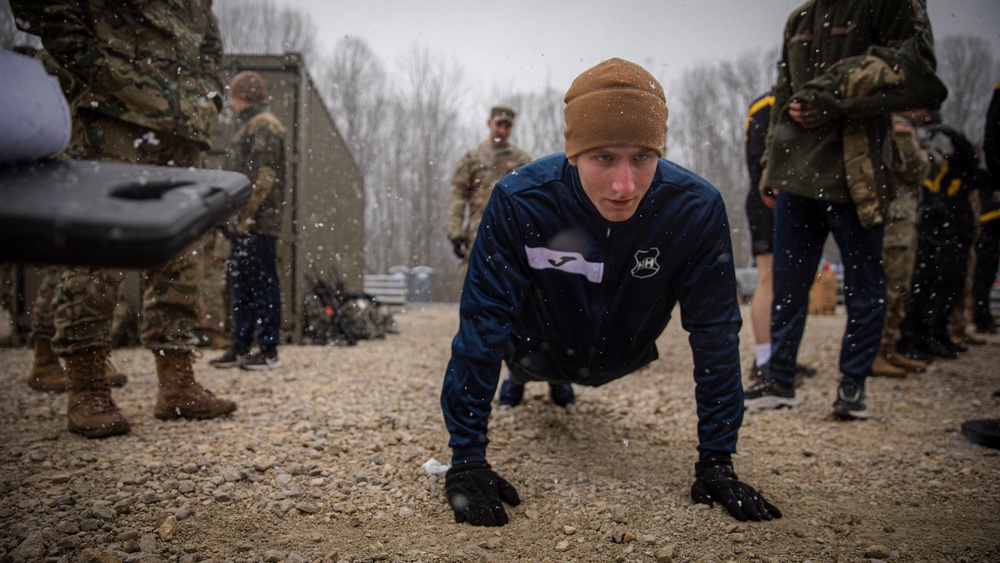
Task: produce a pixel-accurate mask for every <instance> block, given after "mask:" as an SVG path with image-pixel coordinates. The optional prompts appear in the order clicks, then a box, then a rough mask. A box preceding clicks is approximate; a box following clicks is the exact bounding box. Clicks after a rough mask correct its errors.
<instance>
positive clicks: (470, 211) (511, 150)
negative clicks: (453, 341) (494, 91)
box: [448, 106, 576, 407]
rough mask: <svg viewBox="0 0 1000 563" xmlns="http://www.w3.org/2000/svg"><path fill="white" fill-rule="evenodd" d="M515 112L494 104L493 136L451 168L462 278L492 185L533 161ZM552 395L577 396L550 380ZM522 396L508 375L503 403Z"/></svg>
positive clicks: (451, 228) (452, 217)
mask: <svg viewBox="0 0 1000 563" xmlns="http://www.w3.org/2000/svg"><path fill="white" fill-rule="evenodd" d="M516 115H517V113H516V112H515V111H514V109H513V108H510V107H508V106H493V107H492V108H491V109H490V118H489V119H487V120H486V126H487V127H488V128H489V130H490V136H489V137H488V138H487V139H486V140H485V141H483V142H482V143H480V144H478V145H476V146H475V147H473V148H471V149H469V150H468V151H467V152H466V153H465V154H464V155H462V158H460V159H458V162H456V163H455V169H454V171H453V172H452V176H451V203H450V204H449V205H448V239H449V240H450V241H451V244H452V248H453V249H454V252H455V256H457V257H458V259H459V263H458V271H459V275H460V276H461V277H462V279H465V276H466V272H467V271H468V269H469V250H470V249H471V248H472V246H473V244H474V243H475V242H476V232H477V231H478V230H479V222H480V221H481V220H482V217H483V210H484V209H486V204H487V203H488V202H489V201H490V195H491V194H492V193H493V187H494V186H495V185H496V183H497V181H498V180H500V179H501V178H503V177H504V176H506V175H507V174H508V173H510V171H512V170H514V169H516V168H519V167H521V166H524V165H525V164H528V163H529V162H531V155H529V154H528V153H526V152H524V151H523V150H521V149H519V148H517V147H516V146H514V145H513V144H511V143H510V141H509V139H510V135H511V133H512V132H513V130H514V117H516ZM549 398H550V399H551V400H552V402H553V403H555V404H557V405H559V406H561V407H565V406H566V405H569V404H571V403H573V402H574V401H575V400H576V396H575V395H574V393H573V386H572V385H568V384H566V385H563V384H550V385H549ZM523 399H524V383H523V382H517V381H515V380H514V378H513V377H510V376H508V377H507V378H506V379H505V380H504V383H503V385H502V386H501V388H500V404H502V405H507V406H511V407H516V406H517V405H519V404H521V401H522V400H523Z"/></svg>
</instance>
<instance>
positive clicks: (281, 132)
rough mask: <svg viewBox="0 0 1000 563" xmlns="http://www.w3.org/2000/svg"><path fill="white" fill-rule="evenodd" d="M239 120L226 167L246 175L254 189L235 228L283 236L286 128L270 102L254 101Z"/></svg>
mask: <svg viewBox="0 0 1000 563" xmlns="http://www.w3.org/2000/svg"><path fill="white" fill-rule="evenodd" d="M239 120H240V123H241V126H240V129H239V130H238V131H237V132H236V134H235V135H234V136H233V142H232V143H231V144H230V146H229V148H228V149H227V150H226V168H228V169H229V170H233V171H236V172H242V173H243V174H246V175H247V177H248V178H250V181H251V183H252V187H253V192H252V193H251V195H250V202H249V203H248V204H247V206H246V207H245V208H244V209H243V210H242V211H241V212H240V213H239V216H238V217H239V220H238V223H237V224H236V225H235V226H234V227H233V230H234V231H235V232H236V233H237V234H245V233H247V232H251V233H255V234H258V235H267V236H272V237H279V236H281V208H282V206H283V205H284V203H285V127H284V126H283V125H282V124H281V121H279V120H278V118H277V117H275V115H274V114H273V113H271V112H270V111H269V110H268V107H267V102H259V103H256V104H251V105H250V106H248V107H247V108H246V109H244V110H243V111H242V112H240V115H239Z"/></svg>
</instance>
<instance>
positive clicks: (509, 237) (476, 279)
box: [441, 189, 530, 526]
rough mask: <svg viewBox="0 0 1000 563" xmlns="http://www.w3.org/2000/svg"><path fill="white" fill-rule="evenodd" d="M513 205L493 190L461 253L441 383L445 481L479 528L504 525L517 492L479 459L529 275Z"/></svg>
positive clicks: (463, 517)
mask: <svg viewBox="0 0 1000 563" xmlns="http://www.w3.org/2000/svg"><path fill="white" fill-rule="evenodd" d="M512 217H516V210H515V209H514V208H513V206H512V205H510V202H509V199H508V198H507V197H506V196H505V194H504V193H503V191H502V190H499V189H497V190H494V192H493V195H492V197H491V200H490V203H489V205H487V206H486V211H485V212H484V214H483V218H482V222H481V224H480V232H481V233H488V235H486V236H482V237H479V238H478V239H477V242H476V244H475V245H474V246H473V248H472V254H471V255H470V257H469V273H468V275H467V277H466V281H465V286H464V288H463V290H462V300H461V304H460V307H459V329H458V334H456V335H455V338H454V340H453V341H452V353H451V360H450V361H449V362H448V367H447V370H446V372H445V377H444V383H443V385H442V389H441V410H442V412H443V414H444V421H445V426H446V427H447V429H448V433H449V435H450V436H451V438H450V440H449V442H448V445H449V446H450V447H451V448H452V468H451V470H449V472H448V475H447V476H446V480H445V487H446V492H447V496H448V501H449V503H450V504H451V506H452V509H453V510H454V511H455V521H456V522H466V521H467V522H469V523H471V524H474V525H479V526H498V525H503V524H506V523H507V514H506V512H505V511H504V509H503V505H502V504H501V502H500V501H501V500H502V501H504V502H507V503H509V504H514V505H516V504H517V503H518V502H520V500H519V499H518V497H517V491H516V490H514V488H513V487H512V486H510V484H509V483H507V482H506V481H504V480H503V479H502V478H500V477H499V476H498V475H497V474H496V473H495V472H493V469H492V468H491V467H490V465H489V464H488V463H487V461H486V446H487V445H488V444H489V438H488V437H487V430H488V428H487V427H488V420H489V415H490V411H491V401H492V400H493V396H494V394H496V389H497V385H498V383H499V377H500V367H501V363H502V360H503V355H504V352H505V350H506V347H507V342H508V339H509V337H510V331H511V326H512V320H513V318H514V317H515V316H516V315H517V314H518V311H519V310H520V308H521V306H522V303H523V301H524V296H525V294H526V291H527V289H526V288H527V287H528V285H529V284H530V278H529V277H528V274H527V269H526V266H525V259H524V256H523V254H524V251H523V243H522V241H521V240H520V238H519V237H518V236H517V234H516V226H517V224H518V222H517V221H515V220H512V219H511V218H512Z"/></svg>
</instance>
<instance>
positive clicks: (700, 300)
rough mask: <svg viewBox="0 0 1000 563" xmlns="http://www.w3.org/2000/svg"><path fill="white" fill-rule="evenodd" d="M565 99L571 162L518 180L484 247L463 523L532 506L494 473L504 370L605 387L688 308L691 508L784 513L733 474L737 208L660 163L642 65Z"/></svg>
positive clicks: (452, 489)
mask: <svg viewBox="0 0 1000 563" xmlns="http://www.w3.org/2000/svg"><path fill="white" fill-rule="evenodd" d="M565 102H566V107H565V109H564V114H565V118H566V129H565V131H564V135H565V140H566V145H565V146H566V152H565V154H556V155H552V156H549V157H546V158H543V159H540V160H537V161H535V162H533V163H531V164H528V165H526V166H524V167H522V168H519V169H518V170H516V171H515V172H513V173H511V174H509V175H507V176H505V177H504V178H502V179H501V180H500V181H499V182H498V183H497V185H496V187H495V188H494V192H493V195H492V197H491V199H490V202H489V204H488V205H487V207H486V210H485V212H484V214H483V218H482V221H481V223H480V226H479V233H478V237H477V239H476V241H477V242H476V244H475V245H474V246H473V247H472V253H471V256H470V264H469V273H468V275H467V276H466V278H465V285H464V287H463V290H462V300H461V304H460V325H459V329H458V334H457V335H456V336H455V339H454V341H453V342H452V356H451V360H450V362H449V363H448V367H447V370H446V373H445V377H444V384H443V386H442V390H441V407H442V410H443V411H444V419H445V425H446V427H447V429H448V432H449V433H450V435H451V440H450V441H449V446H451V448H452V467H451V468H450V469H449V470H448V473H447V475H446V477H445V491H446V495H447V498H448V501H449V503H450V505H451V507H452V509H453V510H454V513H455V520H456V521H457V522H469V523H471V524H474V525H480V526H499V525H504V524H506V523H507V521H508V517H507V513H506V511H505V510H504V508H503V504H502V502H507V503H509V504H514V505H516V504H518V503H519V502H520V497H519V496H518V494H517V491H516V489H515V488H514V487H513V486H512V485H511V484H510V483H508V482H507V481H506V480H504V479H503V478H501V477H500V476H499V475H497V473H496V472H494V470H493V469H492V467H491V466H490V464H489V463H488V462H487V460H486V447H487V445H488V443H489V439H488V438H487V422H488V419H489V415H490V411H491V402H492V399H493V397H494V395H495V394H496V391H497V386H498V382H499V373H500V368H501V363H502V361H504V360H506V362H507V365H508V366H510V368H511V375H512V377H513V378H514V379H515V380H516V381H518V382H519V383H524V382H527V381H546V382H550V383H563V384H565V383H572V384H577V385H587V386H599V385H603V384H605V383H608V382H610V381H612V380H614V379H617V378H620V377H623V376H625V375H628V374H630V373H632V372H634V371H635V370H637V369H639V368H641V367H643V366H645V365H647V364H649V363H650V362H652V361H653V360H655V359H656V358H657V356H658V354H657V349H656V344H655V341H656V338H657V337H658V336H659V335H660V333H661V332H662V331H663V329H664V328H665V327H666V325H667V322H668V321H669V320H670V317H671V314H672V312H673V310H674V308H675V306H676V305H677V304H680V315H681V323H682V324H683V326H684V328H685V329H686V330H687V331H688V332H689V333H690V343H691V351H692V355H693V357H694V374H693V375H694V380H695V384H696V387H695V397H696V400H697V403H698V419H699V421H698V437H699V445H698V451H699V456H700V459H699V461H698V462H697V463H696V464H695V483H694V485H693V486H692V489H691V497H692V499H693V500H694V501H695V502H699V503H706V504H709V505H711V504H712V503H713V502H715V501H718V502H719V503H721V504H722V505H723V506H724V507H725V508H726V509H727V510H728V511H729V513H730V514H731V515H732V516H733V517H735V518H737V519H740V520H747V519H750V520H770V519H771V518H776V517H779V516H781V512H780V511H779V510H778V509H777V508H775V507H774V506H773V505H772V504H770V503H769V502H767V501H766V500H764V498H763V497H762V496H761V495H760V494H758V493H757V491H756V490H755V489H754V488H753V487H751V486H750V485H748V484H746V483H744V482H742V481H740V480H739V479H738V478H737V477H736V474H735V473H734V471H733V464H732V460H731V454H733V453H734V452H735V451H736V441H737V435H738V432H739V428H740V425H741V424H742V421H743V392H742V388H741V385H740V361H739V331H740V326H741V324H742V321H741V318H740V311H739V304H738V303H737V299H736V277H735V270H734V268H733V261H732V244H731V241H730V236H729V221H728V219H727V217H726V210H725V205H724V204H723V201H722V197H721V195H720V194H719V192H718V190H716V189H715V188H713V187H712V186H711V185H709V184H708V183H707V182H706V181H705V180H703V179H701V178H700V177H698V176H696V175H695V174H693V173H691V172H689V171H687V170H685V169H683V168H681V167H680V166H677V165H676V164H673V163H671V162H669V161H667V160H664V159H662V158H660V157H662V156H663V147H664V141H665V135H666V129H667V125H666V121H667V106H666V99H665V96H664V94H663V89H662V87H661V86H660V84H659V82H657V80H656V79H655V78H654V77H653V76H652V75H651V74H649V72H647V71H646V70H645V69H643V68H642V67H640V66H638V65H636V64H634V63H631V62H628V61H624V60H621V59H610V60H607V61H605V62H603V63H601V64H598V65H597V66H595V67H593V68H591V69H589V70H587V71H585V72H584V73H583V74H581V75H580V76H579V77H577V79H576V80H575V81H574V82H573V84H572V86H571V87H570V89H569V91H568V92H567V93H566V97H565Z"/></svg>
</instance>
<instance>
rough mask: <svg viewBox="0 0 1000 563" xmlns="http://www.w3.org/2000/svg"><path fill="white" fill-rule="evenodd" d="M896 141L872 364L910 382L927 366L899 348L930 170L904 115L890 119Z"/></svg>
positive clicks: (913, 126) (885, 374)
mask: <svg viewBox="0 0 1000 563" xmlns="http://www.w3.org/2000/svg"><path fill="white" fill-rule="evenodd" d="M892 139H893V141H894V143H895V145H896V150H897V151H898V153H899V166H898V167H897V168H896V199H894V200H892V203H891V204H889V215H888V217H887V219H888V220H887V222H886V226H885V233H884V236H883V238H882V267H883V270H885V282H886V303H885V326H884V328H883V329H882V344H881V346H880V347H879V352H878V356H876V357H875V361H874V362H873V363H872V375H878V376H883V377H906V372H908V371H923V370H924V369H926V368H927V364H926V363H924V362H922V361H919V360H914V359H910V358H907V357H906V356H905V355H903V354H901V353H899V352H898V351H897V349H896V345H897V344H899V341H900V339H901V337H902V329H901V327H902V324H903V319H904V318H905V316H906V300H907V298H908V297H909V295H910V283H911V280H912V278H913V263H914V261H915V260H916V253H917V219H918V217H919V214H920V190H921V186H923V183H924V180H925V179H926V178H927V174H928V172H929V171H930V166H931V165H930V160H929V159H928V154H927V153H926V151H925V150H924V149H922V148H921V147H920V141H919V139H918V136H917V129H916V124H915V123H913V121H911V120H910V118H909V117H908V114H907V113H906V112H903V113H894V114H893V115H892Z"/></svg>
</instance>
